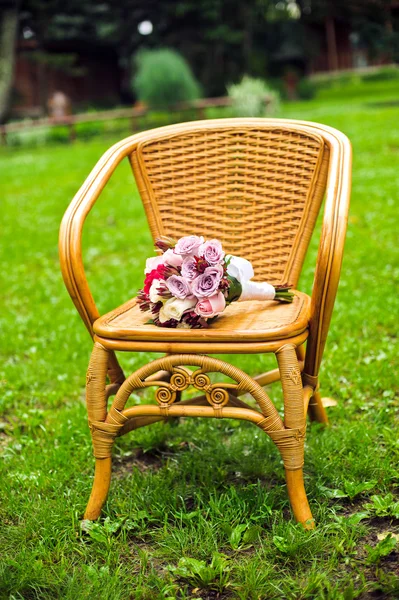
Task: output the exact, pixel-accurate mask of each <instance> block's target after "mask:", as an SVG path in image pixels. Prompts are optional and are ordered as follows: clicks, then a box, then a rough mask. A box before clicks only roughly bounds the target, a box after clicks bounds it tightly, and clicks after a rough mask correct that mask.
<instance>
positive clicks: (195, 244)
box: [175, 235, 204, 256]
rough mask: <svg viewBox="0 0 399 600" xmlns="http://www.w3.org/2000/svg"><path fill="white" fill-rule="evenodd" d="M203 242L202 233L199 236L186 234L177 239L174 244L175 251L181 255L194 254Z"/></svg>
mask: <svg viewBox="0 0 399 600" xmlns="http://www.w3.org/2000/svg"><path fill="white" fill-rule="evenodd" d="M203 243H204V238H203V237H202V235H201V236H200V237H198V235H186V236H185V237H182V238H180V240H178V242H177V244H176V246H175V252H176V254H181V255H182V256H194V255H195V254H197V252H198V248H199V247H200V246H201V244H203Z"/></svg>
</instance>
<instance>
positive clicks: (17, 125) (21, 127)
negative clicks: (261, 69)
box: [0, 96, 231, 145]
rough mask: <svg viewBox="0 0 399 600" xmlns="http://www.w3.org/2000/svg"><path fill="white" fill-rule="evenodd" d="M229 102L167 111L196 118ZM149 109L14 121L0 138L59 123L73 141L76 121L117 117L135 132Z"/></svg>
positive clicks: (212, 101) (183, 105) (206, 102)
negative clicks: (127, 120) (129, 124)
mask: <svg viewBox="0 0 399 600" xmlns="http://www.w3.org/2000/svg"><path fill="white" fill-rule="evenodd" d="M230 104H231V100H230V98H228V97H227V96H226V97H225V96H223V97H221V98H205V99H203V100H195V101H194V102H184V103H180V104H177V105H175V106H173V107H171V108H170V109H169V110H168V113H176V112H184V111H194V113H195V115H196V118H197V119H204V118H205V110H206V109H207V108H217V107H226V106H229V105H230ZM149 113H150V111H149V110H148V109H143V108H134V107H132V108H120V109H115V110H104V111H101V112H93V113H81V114H76V115H68V116H65V117H61V118H51V117H45V118H41V119H33V120H32V121H29V122H26V121H16V122H14V123H8V124H5V125H0V139H1V143H2V144H3V145H6V144H7V136H8V134H9V133H15V132H20V131H27V130H29V129H36V128H40V127H46V128H48V127H50V128H53V127H59V126H60V125H61V126H62V125H63V126H65V127H68V130H69V141H70V142H73V140H75V139H76V136H77V131H76V125H77V124H78V123H90V122H91V123H93V122H102V121H110V120H117V119H130V123H131V127H130V128H131V130H132V132H133V133H134V132H136V131H138V130H139V121H140V118H142V117H144V116H146V115H148V114H149Z"/></svg>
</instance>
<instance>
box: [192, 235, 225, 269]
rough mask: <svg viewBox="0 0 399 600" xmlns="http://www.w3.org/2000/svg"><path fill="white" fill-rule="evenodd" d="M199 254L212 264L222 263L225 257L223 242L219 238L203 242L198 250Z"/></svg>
mask: <svg viewBox="0 0 399 600" xmlns="http://www.w3.org/2000/svg"><path fill="white" fill-rule="evenodd" d="M198 253H199V256H202V257H203V258H205V260H206V261H207V262H208V263H209V264H210V265H217V264H218V263H221V262H222V260H223V258H224V252H223V248H222V244H221V243H220V242H219V240H209V241H208V242H205V243H204V244H201V246H200V247H199V250H198Z"/></svg>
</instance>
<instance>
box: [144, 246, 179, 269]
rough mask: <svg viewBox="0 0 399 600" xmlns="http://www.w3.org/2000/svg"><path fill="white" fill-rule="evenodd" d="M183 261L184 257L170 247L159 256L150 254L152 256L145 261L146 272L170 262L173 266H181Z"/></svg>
mask: <svg viewBox="0 0 399 600" xmlns="http://www.w3.org/2000/svg"><path fill="white" fill-rule="evenodd" d="M182 262H183V259H182V257H181V256H179V254H175V253H174V252H173V250H171V249H169V250H167V251H166V252H164V253H163V254H160V255H159V256H150V258H147V260H146V261H145V269H144V273H146V274H147V273H151V271H153V270H154V269H156V268H157V267H158V266H159V265H165V264H168V265H170V266H171V267H180V266H181V264H182Z"/></svg>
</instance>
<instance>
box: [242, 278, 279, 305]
mask: <svg viewBox="0 0 399 600" xmlns="http://www.w3.org/2000/svg"><path fill="white" fill-rule="evenodd" d="M241 285H242V293H241V296H240V297H239V299H238V302H247V301H248V300H274V296H275V295H276V290H275V289H274V287H273V286H272V285H271V284H270V283H260V282H258V281H244V282H243V283H242V284H241Z"/></svg>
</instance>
